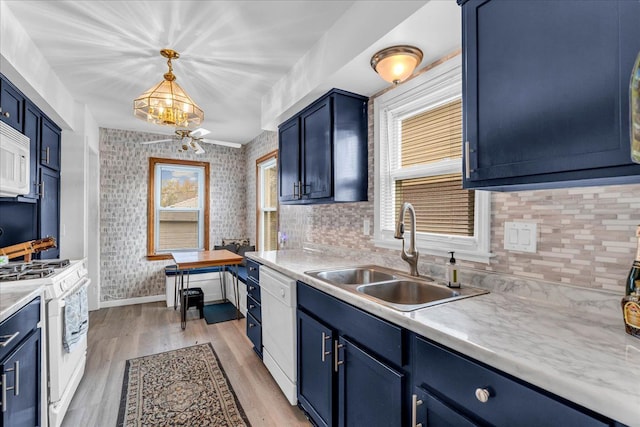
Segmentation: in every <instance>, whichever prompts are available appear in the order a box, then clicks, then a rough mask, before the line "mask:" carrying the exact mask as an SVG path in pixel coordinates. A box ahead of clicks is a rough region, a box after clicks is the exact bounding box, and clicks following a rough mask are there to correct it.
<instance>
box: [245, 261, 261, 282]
mask: <svg viewBox="0 0 640 427" xmlns="http://www.w3.org/2000/svg"><path fill="white" fill-rule="evenodd" d="M247 274H248V276H249V277H252V278H253V279H254V280H255V281H256V282H257V283H260V264H258V263H257V262H255V261H254V260H251V259H248V258H247Z"/></svg>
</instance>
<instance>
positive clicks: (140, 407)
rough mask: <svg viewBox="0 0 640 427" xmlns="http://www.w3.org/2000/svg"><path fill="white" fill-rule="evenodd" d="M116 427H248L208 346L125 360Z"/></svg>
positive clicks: (240, 408)
mask: <svg viewBox="0 0 640 427" xmlns="http://www.w3.org/2000/svg"><path fill="white" fill-rule="evenodd" d="M120 426H123V427H124V426H126V427H130V426H136V427H141V426H220V427H239V426H250V424H249V421H248V420H247V417H246V415H245V414H244V411H243V410H242V407H241V406H240V402H238V399H237V398H236V395H235V393H234V392H233V389H232V388H231V385H230V384H229V381H228V379H227V376H226V375H225V373H224V371H223V370H222V366H220V361H219V360H218V356H216V353H215V352H214V351H213V347H212V346H211V343H207V344H199V345H194V346H192V347H186V348H181V349H178V350H171V351H167V352H164V353H158V354H153V355H151V356H144V357H138V358H136V359H130V360H127V365H126V367H125V372H124V384H123V386H122V397H121V400H120V412H119V414H118V427H120Z"/></svg>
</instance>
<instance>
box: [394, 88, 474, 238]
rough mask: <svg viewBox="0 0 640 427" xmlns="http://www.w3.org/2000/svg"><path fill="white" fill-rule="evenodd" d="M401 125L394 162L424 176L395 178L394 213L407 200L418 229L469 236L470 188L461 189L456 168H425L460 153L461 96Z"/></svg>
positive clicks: (471, 216) (471, 231) (471, 230)
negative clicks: (450, 169) (396, 159)
mask: <svg viewBox="0 0 640 427" xmlns="http://www.w3.org/2000/svg"><path fill="white" fill-rule="evenodd" d="M400 126H401V137H400V141H399V145H400V147H399V157H400V158H399V159H398V160H399V161H398V162H394V163H396V164H399V165H400V169H402V168H410V167H412V168H413V169H414V170H415V173H414V175H415V174H421V175H423V176H418V177H411V178H395V179H394V182H393V185H394V193H395V197H394V211H395V217H396V218H397V217H398V215H399V212H400V207H401V206H402V203H404V202H409V203H411V204H412V205H413V207H414V208H415V211H416V231H417V232H423V233H436V234H452V235H460V236H473V234H474V212H475V210H474V209H475V207H474V201H475V197H474V195H475V192H474V191H467V190H463V189H462V176H461V174H460V172H453V173H441V172H442V169H441V168H437V169H434V170H429V169H428V166H429V165H437V164H439V163H442V162H443V161H450V160H452V159H461V158H462V100H461V99H456V100H454V101H451V102H448V103H446V104H444V105H440V106H438V107H436V108H432V109H430V110H427V111H425V112H422V113H420V114H417V115H415V116H412V117H409V118H406V119H404V120H402V121H401V125H400ZM420 166H425V168H424V169H422V168H420ZM421 169H422V173H420V172H419V171H420V170H421ZM454 169H455V168H454ZM395 175H398V176H400V175H402V174H401V173H396V174H395Z"/></svg>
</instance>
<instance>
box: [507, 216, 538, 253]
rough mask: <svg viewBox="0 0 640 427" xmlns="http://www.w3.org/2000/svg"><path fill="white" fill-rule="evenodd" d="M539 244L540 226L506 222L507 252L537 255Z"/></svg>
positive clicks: (532, 223)
mask: <svg viewBox="0 0 640 427" xmlns="http://www.w3.org/2000/svg"><path fill="white" fill-rule="evenodd" d="M537 242H538V224H536V223H535V222H505V223H504V248H505V249H506V250H512V251H520V252H531V253H535V252H536V250H537Z"/></svg>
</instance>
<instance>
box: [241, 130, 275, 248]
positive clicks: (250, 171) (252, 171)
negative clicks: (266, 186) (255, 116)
mask: <svg viewBox="0 0 640 427" xmlns="http://www.w3.org/2000/svg"><path fill="white" fill-rule="evenodd" d="M245 147H246V148H245V150H246V151H245V173H246V187H245V191H246V195H247V218H246V222H247V236H248V237H249V239H251V244H252V245H255V244H256V241H257V235H256V160H257V159H259V158H260V157H262V156H264V155H265V154H268V153H270V152H272V151H274V150H277V149H278V133H277V132H272V131H264V132H262V133H261V134H260V135H258V136H257V137H255V138H254V139H252V140H251V141H249V143H248V144H247V145H246V146H245Z"/></svg>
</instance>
